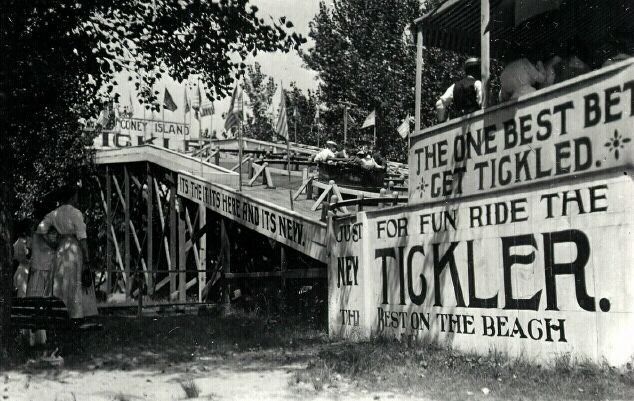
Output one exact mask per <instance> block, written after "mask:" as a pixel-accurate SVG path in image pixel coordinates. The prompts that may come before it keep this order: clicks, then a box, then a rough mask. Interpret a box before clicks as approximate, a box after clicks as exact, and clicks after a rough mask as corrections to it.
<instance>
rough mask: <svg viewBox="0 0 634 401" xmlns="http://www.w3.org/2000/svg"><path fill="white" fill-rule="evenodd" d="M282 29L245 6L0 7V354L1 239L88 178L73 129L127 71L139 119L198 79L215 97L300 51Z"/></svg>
mask: <svg viewBox="0 0 634 401" xmlns="http://www.w3.org/2000/svg"><path fill="white" fill-rule="evenodd" d="M292 27H293V25H292V23H291V22H290V21H287V20H286V19H285V18H281V19H280V20H278V21H270V22H265V21H264V20H263V19H262V18H260V17H259V15H258V14H257V7H255V6H251V5H249V1H248V0H231V1H230V0H220V1H213V2H212V1H201V0H181V1H169V0H124V1H117V2H112V1H105V0H82V1H74V0H73V1H70V0H60V1H55V2H52V1H21V0H4V1H3V3H2V7H0V46H1V47H2V57H1V58H0V59H1V62H0V67H1V70H0V75H1V77H2V81H1V85H2V87H1V88H0V101H1V102H0V106H1V107H2V108H1V110H0V117H1V122H2V127H0V155H1V156H0V159H1V163H2V166H0V167H2V169H0V170H1V171H0V184H1V186H2V187H1V189H2V190H1V191H0V266H1V271H0V272H1V273H2V274H1V275H2V283H0V284H1V286H2V290H3V291H2V293H1V294H0V296H1V298H2V299H1V300H0V301H1V302H2V304H1V306H2V314H1V316H0V325H2V330H3V333H2V338H1V340H2V343H3V345H6V341H7V339H8V336H7V335H6V334H7V332H6V330H7V329H8V325H7V324H6V322H7V320H6V317H7V313H8V309H7V305H8V302H7V299H8V292H7V291H8V289H9V288H10V275H11V263H10V261H11V243H12V238H11V227H12V221H13V219H14V218H15V217H16V216H17V215H23V216H31V215H32V210H33V204H34V203H35V201H36V200H37V198H40V197H42V196H43V195H45V194H46V193H47V192H48V191H49V190H50V189H52V188H54V187H56V186H58V185H59V184H61V183H63V182H68V181H69V180H72V179H74V178H73V177H76V176H77V173H78V172H82V171H83V172H89V171H90V169H91V152H90V151H89V150H87V148H86V146H85V145H89V144H90V143H91V138H90V137H89V136H88V135H86V134H83V133H82V130H81V124H80V123H79V120H80V118H83V117H86V116H94V115H96V111H97V110H98V108H99V107H100V105H101V104H102V102H104V101H108V100H109V97H110V94H111V93H112V92H113V89H114V86H115V85H117V82H115V81H114V79H113V77H114V75H115V74H116V73H117V72H120V71H123V70H129V71H132V72H134V73H135V74H132V78H130V79H131V80H132V81H133V84H134V85H135V86H136V88H137V89H138V90H140V92H141V96H142V99H141V100H142V101H143V102H144V103H145V105H146V107H151V108H154V109H158V108H159V107H160V105H159V102H158V101H157V100H158V95H159V93H158V92H156V91H153V90H152V88H153V85H154V84H155V83H156V82H157V81H158V80H160V79H161V77H162V76H163V75H165V74H169V75H171V76H172V77H173V78H174V79H176V80H177V81H182V80H184V79H186V78H187V77H188V76H189V75H192V74H200V76H201V77H202V78H201V79H202V80H203V81H204V83H205V84H206V85H207V87H208V88H209V89H210V94H209V95H210V96H212V97H221V96H223V95H225V94H226V93H227V92H228V90H230V88H231V87H232V86H233V82H234V81H235V79H237V78H239V77H240V76H242V75H244V69H245V65H244V63H243V62H242V61H241V60H242V59H244V58H245V57H246V56H247V55H249V54H255V53H256V52H257V51H277V50H282V51H289V50H290V49H292V48H298V46H299V45H300V44H301V43H303V42H304V39H303V38H302V37H300V36H299V35H297V34H295V33H293V32H291V28H292Z"/></svg>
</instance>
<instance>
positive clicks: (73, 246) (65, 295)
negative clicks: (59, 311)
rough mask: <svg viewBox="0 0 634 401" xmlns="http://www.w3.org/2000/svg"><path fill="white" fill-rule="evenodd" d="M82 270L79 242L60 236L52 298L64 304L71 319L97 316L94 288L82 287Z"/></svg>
mask: <svg viewBox="0 0 634 401" xmlns="http://www.w3.org/2000/svg"><path fill="white" fill-rule="evenodd" d="M82 270H83V255H82V252H81V248H80V246H79V242H78V241H77V239H76V238H75V236H72V235H64V236H62V237H61V238H60V241H59V245H58V246H57V251H56V254H55V268H54V270H53V271H54V275H53V296H55V297H57V298H59V299H61V300H62V301H63V302H64V304H65V305H66V308H67V309H68V314H69V316H70V318H71V319H81V318H84V317H88V316H95V315H97V298H96V297H95V288H94V286H93V285H91V286H90V287H88V288H83V287H82V285H81V273H82Z"/></svg>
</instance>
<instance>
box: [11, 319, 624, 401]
mask: <svg viewBox="0 0 634 401" xmlns="http://www.w3.org/2000/svg"><path fill="white" fill-rule="evenodd" d="M291 319H294V320H291V321H289V320H288V319H286V320H284V319H282V320H276V321H272V320H271V319H265V318H261V317H258V316H256V315H255V314H252V313H251V314H249V313H242V312H239V311H238V312H235V313H233V314H231V315H228V316H226V317H221V316H170V317H160V318H144V319H142V320H141V322H139V321H138V320H137V319H132V318H123V317H107V318H104V319H103V323H104V331H103V332H99V333H93V334H91V335H90V336H89V337H88V338H84V339H83V340H82V341H80V340H78V339H77V338H74V339H73V340H72V341H70V342H69V343H68V344H66V347H64V349H65V350H66V351H65V352H64V353H63V356H64V369H72V370H79V371H84V370H87V369H88V370H95V369H100V370H109V369H111V370H133V369H135V368H144V369H150V370H155V371H157V372H161V371H164V370H165V369H169V370H170V372H176V373H179V372H180V373H182V374H184V375H191V374H192V373H191V372H188V371H187V370H186V367H187V366H188V364H189V363H190V362H193V361H195V360H196V359H197V358H199V357H210V356H221V357H223V358H225V357H227V358H226V359H229V360H230V359H231V358H232V357H233V356H234V355H236V354H240V353H244V357H245V358H249V360H255V359H258V360H261V361H268V362H270V363H271V365H274V366H279V365H284V364H288V363H289V362H290V363H293V362H299V363H307V367H306V368H304V369H299V370H297V371H296V372H295V373H293V377H292V380H291V383H293V384H297V385H298V391H299V390H301V388H302V386H303V385H304V384H307V386H304V388H306V387H308V388H310V389H313V390H314V391H317V392H320V391H330V390H327V389H329V388H334V387H341V386H340V384H341V383H342V382H345V383H346V386H345V388H348V389H351V391H362V390H367V391H368V392H379V391H381V392H385V391H392V392H394V393H396V394H403V393H409V394H411V395H412V396H415V397H423V398H427V399H434V400H561V399H580V400H595V399H601V400H604V399H623V400H631V399H634V370H633V369H632V364H631V363H630V364H629V368H625V370H624V371H618V370H616V369H614V368H611V367H609V366H605V365H597V364H593V363H590V362H588V361H576V360H572V358H571V357H570V355H568V354H563V355H560V356H559V357H558V358H557V359H556V360H555V361H554V363H553V364H552V365H550V366H540V365H534V364H529V363H527V362H526V361H525V360H523V359H521V358H519V359H509V358H506V357H504V356H503V355H501V354H499V353H491V354H489V355H486V356H479V355H472V354H464V353H459V352H456V351H453V350H451V349H447V348H445V347H441V346H438V345H437V344H433V343H432V344H424V343H407V342H397V341H394V340H387V339H383V338H377V339H373V340H371V341H366V342H359V343H349V342H341V341H338V342H332V341H330V340H328V338H327V334H326V333H325V332H324V331H321V330H318V329H314V328H311V326H310V325H308V324H305V323H304V322H298V320H299V319H298V318H297V317H291ZM78 341H79V342H80V344H79V343H78ZM37 352H41V351H29V350H22V351H20V352H17V353H15V354H14V355H12V357H11V359H10V363H9V365H11V366H7V367H9V368H16V369H18V370H27V369H28V367H27V366H28V364H27V363H26V361H27V360H28V359H29V358H32V357H34V356H35V355H36V354H37ZM238 356H239V355H238ZM3 362H4V361H3ZM632 362H634V361H632ZM1 370H2V367H0V371H1ZM185 377H187V376H185ZM180 385H181V387H182V389H183V390H184V392H185V394H186V395H187V397H188V398H192V397H197V396H198V395H196V392H199V390H198V388H197V387H196V385H195V384H194V383H193V382H189V381H184V382H182V383H181V384H180ZM484 388H487V389H488V390H489V393H488V394H484V393H483V391H482V390H483V389H484ZM119 399H120V400H125V399H126V398H125V396H124V395H120V396H119Z"/></svg>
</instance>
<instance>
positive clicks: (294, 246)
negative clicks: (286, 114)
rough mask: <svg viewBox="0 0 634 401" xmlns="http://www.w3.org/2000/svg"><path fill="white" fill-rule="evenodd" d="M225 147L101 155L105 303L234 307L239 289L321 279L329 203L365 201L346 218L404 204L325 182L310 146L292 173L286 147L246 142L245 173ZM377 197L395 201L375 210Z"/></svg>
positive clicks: (98, 184)
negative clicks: (372, 208) (212, 303)
mask: <svg viewBox="0 0 634 401" xmlns="http://www.w3.org/2000/svg"><path fill="white" fill-rule="evenodd" d="M220 142H222V143H220ZM220 142H218V143H212V144H205V145H206V146H199V147H198V148H197V149H195V150H194V151H193V152H192V153H191V154H184V153H181V152H177V151H172V150H169V149H165V148H162V147H158V146H155V145H142V146H129V147H122V148H101V149H98V150H97V152H96V157H95V162H96V164H97V166H98V172H99V173H98V175H97V176H96V177H95V180H94V185H95V187H94V188H96V190H97V191H95V193H93V194H92V195H93V196H94V197H96V198H97V199H98V202H99V204H100V209H101V211H102V212H103V224H104V225H105V227H104V230H103V231H105V233H106V235H105V238H103V239H102V241H101V242H100V244H102V245H100V247H99V249H97V250H96V252H98V253H100V256H101V257H103V258H104V259H105V260H104V263H103V264H104V266H105V269H104V271H103V272H102V273H101V274H100V275H98V284H99V285H98V287H99V289H101V290H102V291H103V292H105V293H106V294H107V296H108V297H118V298H119V301H121V302H123V304H126V303H132V302H134V301H133V299H136V300H137V301H139V302H145V303H146V305H147V304H150V303H166V302H167V303H186V302H204V301H212V300H213V301H215V300H217V299H218V297H220V298H222V300H223V301H224V302H228V301H229V299H230V298H233V297H235V296H236V295H237V293H238V292H237V291H235V287H234V289H232V283H233V282H235V281H241V282H244V281H249V280H270V279H279V280H281V283H282V284H285V283H286V281H287V280H323V279H325V278H326V271H327V269H326V263H327V247H326V242H327V237H326V235H327V233H326V216H327V213H328V210H332V209H331V208H330V203H331V202H340V201H343V200H344V199H350V198H354V199H356V198H359V197H361V198H365V199H367V200H368V201H366V202H361V206H358V204H359V202H357V206H351V205H352V204H351V202H350V201H349V200H348V201H347V203H346V204H341V206H340V207H338V208H335V209H334V210H340V211H341V212H347V211H348V208H351V207H357V208H358V207H363V206H362V205H363V204H367V205H377V204H383V203H384V204H388V203H390V204H392V203H395V202H399V201H401V202H403V201H404V200H405V197H402V196H400V197H399V195H398V194H397V193H392V192H391V191H390V192H388V190H387V189H385V190H382V191H381V192H380V193H369V192H368V193H364V192H362V191H350V190H347V189H345V188H340V187H339V186H338V185H337V184H336V183H334V182H329V183H323V182H319V181H318V180H317V179H316V175H315V174H314V173H313V172H312V171H311V170H312V168H313V167H314V163H312V162H310V161H308V156H310V155H311V154H314V153H315V152H316V149H312V148H310V147H303V146H295V147H293V156H292V157H291V158H290V159H291V160H290V166H289V164H288V163H289V161H288V158H286V159H283V158H282V157H281V154H282V152H283V153H284V155H286V149H285V148H284V149H282V148H281V147H280V146H277V145H276V144H271V143H267V142H263V141H255V140H247V142H246V144H245V145H246V146H245V150H244V158H243V163H242V166H240V165H239V163H238V161H237V142H236V141H235V140H226V141H220ZM240 170H241V172H240ZM392 185H393V183H392ZM96 192H98V193H96ZM377 197H383V198H387V197H389V198H390V199H389V200H388V199H385V200H384V201H385V202H380V201H379V202H377V201H372V198H377ZM140 290H141V291H143V293H144V294H146V295H147V296H146V297H139V296H138V295H139V291H140ZM210 294H214V295H210ZM124 298H125V300H124Z"/></svg>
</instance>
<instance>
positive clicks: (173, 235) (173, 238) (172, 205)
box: [168, 172, 178, 294]
mask: <svg viewBox="0 0 634 401" xmlns="http://www.w3.org/2000/svg"><path fill="white" fill-rule="evenodd" d="M172 177H173V180H172V182H171V183H170V192H169V194H170V198H169V209H170V243H169V245H170V265H171V267H170V270H174V269H175V268H176V266H178V264H177V263H176V260H177V255H176V245H177V244H176V242H177V241H178V235H177V231H176V229H177V227H176V225H177V224H178V222H177V221H178V216H177V213H176V178H177V175H176V173H175V172H172ZM168 274H169V278H170V294H171V293H173V292H175V291H176V273H175V272H172V271H170V272H169V273H168Z"/></svg>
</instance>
